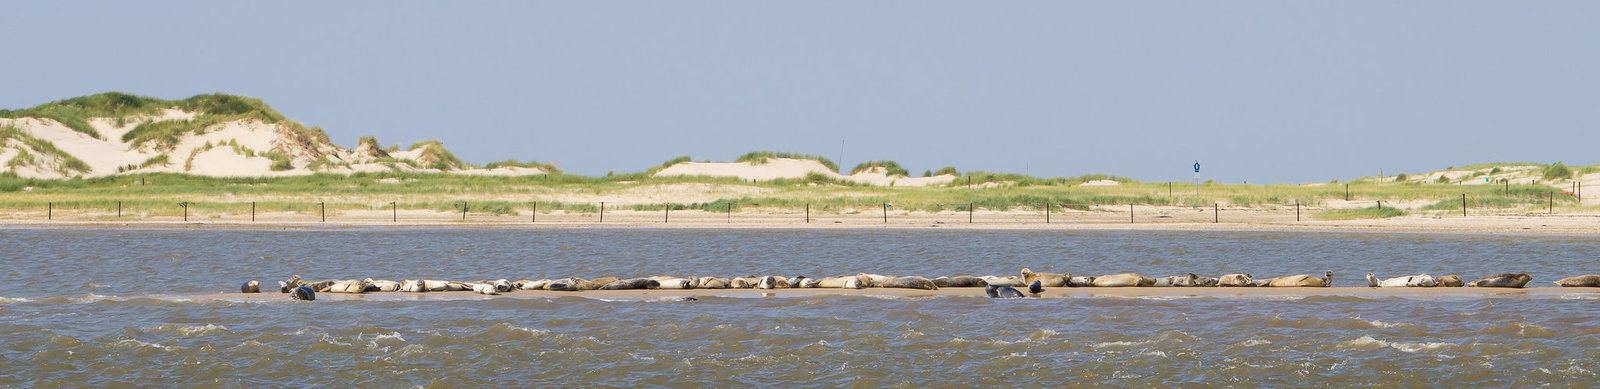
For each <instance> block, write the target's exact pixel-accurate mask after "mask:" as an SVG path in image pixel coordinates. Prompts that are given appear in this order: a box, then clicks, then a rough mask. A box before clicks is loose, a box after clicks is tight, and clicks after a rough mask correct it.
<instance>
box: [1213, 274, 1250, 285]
mask: <svg viewBox="0 0 1600 389" xmlns="http://www.w3.org/2000/svg"><path fill="white" fill-rule="evenodd" d="M1217 286H1255V283H1254V282H1252V281H1251V278H1250V274H1249V273H1232V274H1223V275H1222V277H1220V278H1217Z"/></svg>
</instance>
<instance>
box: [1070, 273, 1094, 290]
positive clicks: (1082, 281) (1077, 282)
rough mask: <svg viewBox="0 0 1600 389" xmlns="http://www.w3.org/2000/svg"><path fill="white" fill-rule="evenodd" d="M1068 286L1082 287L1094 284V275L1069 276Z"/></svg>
mask: <svg viewBox="0 0 1600 389" xmlns="http://www.w3.org/2000/svg"><path fill="white" fill-rule="evenodd" d="M1067 286H1070V287H1074V288H1081V287H1086V286H1094V277H1084V276H1077V277H1072V278H1068V279H1067Z"/></svg>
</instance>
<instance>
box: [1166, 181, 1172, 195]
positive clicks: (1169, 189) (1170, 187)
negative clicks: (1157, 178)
mask: <svg viewBox="0 0 1600 389" xmlns="http://www.w3.org/2000/svg"><path fill="white" fill-rule="evenodd" d="M1167 197H1172V181H1167Z"/></svg>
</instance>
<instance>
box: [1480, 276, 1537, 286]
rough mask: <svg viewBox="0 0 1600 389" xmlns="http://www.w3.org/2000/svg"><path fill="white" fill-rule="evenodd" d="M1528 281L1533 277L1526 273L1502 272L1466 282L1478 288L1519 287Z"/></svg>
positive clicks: (1525, 284)
mask: <svg viewBox="0 0 1600 389" xmlns="http://www.w3.org/2000/svg"><path fill="white" fill-rule="evenodd" d="M1528 281H1533V277H1531V276H1528V273H1516V274H1512V273H1504V274H1500V275H1496V276H1492V277H1484V278H1482V279H1479V280H1477V281H1472V282H1470V283H1467V286H1476V287H1480V288H1521V287H1523V286H1527V285H1528Z"/></svg>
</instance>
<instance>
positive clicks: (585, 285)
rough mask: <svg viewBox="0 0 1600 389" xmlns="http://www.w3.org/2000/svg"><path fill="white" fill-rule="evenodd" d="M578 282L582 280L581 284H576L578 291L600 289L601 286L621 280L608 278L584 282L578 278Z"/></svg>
mask: <svg viewBox="0 0 1600 389" xmlns="http://www.w3.org/2000/svg"><path fill="white" fill-rule="evenodd" d="M579 280H582V281H583V282H579V283H578V290H595V289H600V287H602V286H606V284H609V283H613V282H617V280H621V278H617V277H609V276H608V277H600V278H596V279H592V280H584V279H582V278H579Z"/></svg>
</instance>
